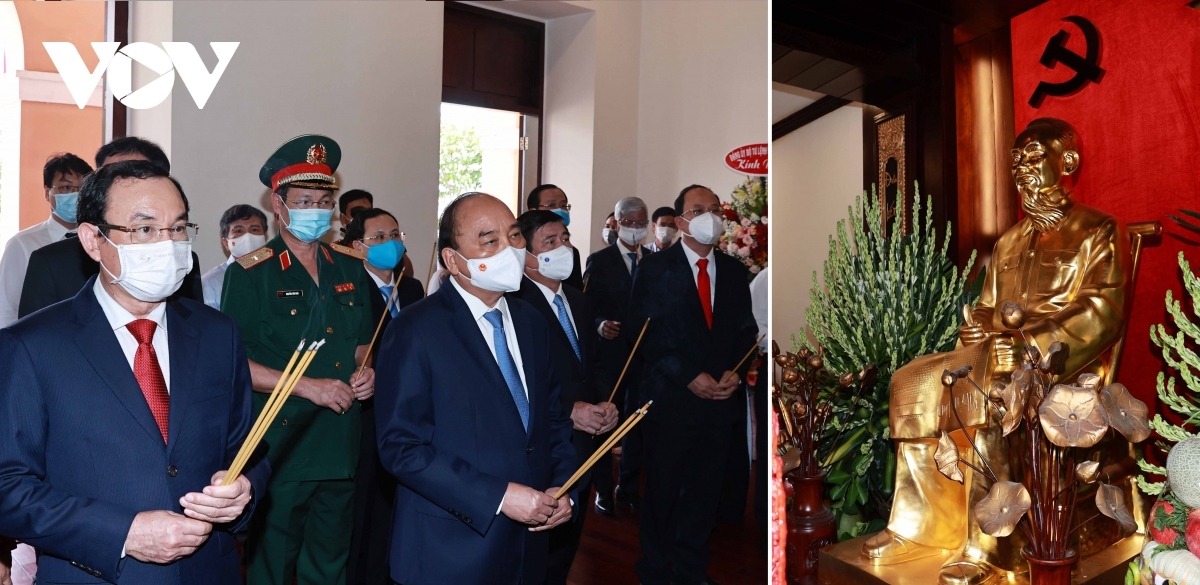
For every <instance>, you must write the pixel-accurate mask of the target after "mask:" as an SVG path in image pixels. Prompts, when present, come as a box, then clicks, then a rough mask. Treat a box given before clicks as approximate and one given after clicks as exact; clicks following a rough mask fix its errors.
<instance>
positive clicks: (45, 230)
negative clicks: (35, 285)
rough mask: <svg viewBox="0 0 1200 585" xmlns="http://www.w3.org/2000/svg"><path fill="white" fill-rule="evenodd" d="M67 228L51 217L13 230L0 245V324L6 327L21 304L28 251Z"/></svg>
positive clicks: (58, 237) (63, 234)
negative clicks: (1, 246)
mask: <svg viewBox="0 0 1200 585" xmlns="http://www.w3.org/2000/svg"><path fill="white" fill-rule="evenodd" d="M67 232H68V230H67V228H66V227H63V225H62V224H61V223H58V221H56V220H55V219H54V217H48V218H46V221H43V222H42V223H39V224H37V225H33V226H30V227H27V228H25V229H23V230H21V231H19V232H17V233H16V235H14V236H13V237H12V238H10V239H9V240H8V244H6V245H5V246H4V256H3V257H0V327H8V326H9V325H11V324H12V323H13V322H14V321H16V320H17V311H18V308H19V307H20V305H21V287H22V286H24V284H25V271H26V270H27V269H28V268H29V255H30V254H32V253H33V251H34V250H37V249H38V248H41V247H43V246H48V245H50V244H53V243H54V242H57V241H59V240H61V239H63V238H65V237H66V235H67Z"/></svg>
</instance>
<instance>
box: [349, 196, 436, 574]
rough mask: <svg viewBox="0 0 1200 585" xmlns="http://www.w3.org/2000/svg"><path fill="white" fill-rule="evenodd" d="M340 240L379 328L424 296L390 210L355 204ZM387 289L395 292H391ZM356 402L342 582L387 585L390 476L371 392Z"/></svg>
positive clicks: (392, 488)
mask: <svg viewBox="0 0 1200 585" xmlns="http://www.w3.org/2000/svg"><path fill="white" fill-rule="evenodd" d="M344 199H345V196H343V200H344ZM339 204H340V202H339ZM340 245H341V246H344V247H351V248H352V249H353V250H354V251H355V253H356V254H357V255H360V256H361V257H362V259H363V267H364V268H366V271H367V275H368V276H370V277H371V290H370V291H369V294H370V297H371V323H376V324H379V325H378V327H379V330H380V331H386V330H387V327H388V325H389V324H391V322H392V319H393V317H394V316H396V315H399V314H400V311H401V310H403V309H404V308H405V307H407V306H409V305H411V304H413V303H415V302H417V301H419V300H421V299H422V298H424V297H425V290H424V288H423V287H422V286H421V282H420V281H419V280H417V279H415V278H413V277H411V276H408V275H406V274H404V271H403V268H402V267H403V264H402V263H401V260H400V259H401V258H403V257H404V256H405V255H404V241H403V239H402V234H401V232H400V224H399V223H397V222H396V216H394V215H392V214H391V213H388V212H387V211H384V210H383V209H380V208H378V207H375V208H367V209H358V210H355V214H354V219H353V220H351V221H350V222H349V223H347V224H346V229H345V238H344V239H343V240H342V243H341V244H340ZM397 279H399V280H397ZM393 292H394V293H395V298H392V294H393ZM389 300H390V301H391V303H390V304H389V303H388V301H389ZM367 359H368V360H370V359H371V357H370V356H368V358H367ZM359 403H360V404H361V405H362V444H361V451H359V457H358V469H357V471H355V473H354V531H353V532H352V533H351V534H350V562H349V564H348V565H347V566H346V583H347V585H391V582H392V578H391V576H390V575H389V573H388V563H387V556H388V537H389V536H391V533H392V500H393V499H394V498H395V497H396V478H394V477H392V475H391V474H390V473H388V472H387V470H386V469H383V467H382V466H381V465H380V464H379V448H378V447H377V444H378V443H377V442H376V433H375V398H374V397H371V398H368V399H366V400H361V401H359Z"/></svg>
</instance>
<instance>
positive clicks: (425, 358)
mask: <svg viewBox="0 0 1200 585" xmlns="http://www.w3.org/2000/svg"><path fill="white" fill-rule="evenodd" d="M524 246H525V242H524V238H522V236H521V230H520V225H519V224H518V223H517V220H516V218H514V217H513V214H512V212H511V211H510V210H509V208H508V206H507V205H506V204H504V202H502V201H500V200H499V199H496V198H495V197H492V196H491V195H487V194H483V193H468V194H466V195H463V196H461V197H459V198H458V199H455V200H454V201H453V202H451V203H450V205H448V206H447V207H446V210H445V211H444V212H443V213H442V221H441V224H440V225H439V227H438V252H439V254H440V257H441V260H442V264H443V265H444V266H445V267H446V269H447V270H448V271H449V273H450V277H449V279H448V280H447V283H446V284H445V285H443V286H442V287H441V288H439V289H438V290H437V292H435V293H433V294H432V295H430V296H428V297H426V298H425V299H423V300H421V301H418V302H416V303H414V304H412V305H410V306H409V307H407V308H405V309H404V310H403V311H401V312H400V315H399V316H398V317H397V318H396V320H394V321H393V322H392V324H391V326H389V327H388V330H387V332H386V333H384V337H383V345H382V346H381V347H380V352H379V360H378V363H379V367H380V369H379V393H378V394H377V395H376V396H375V413H376V420H377V422H378V425H379V430H378V433H379V459H380V462H381V463H382V464H383V466H384V468H385V469H387V470H388V471H390V472H391V473H392V475H394V476H396V479H397V480H398V481H399V486H398V487H397V489H396V515H395V526H394V527H393V529H392V539H391V574H392V579H393V580H394V581H396V582H397V583H401V584H403V585H443V584H447V583H456V584H458V583H462V584H475V583H496V584H501V583H503V584H516V583H526V584H539V583H542V582H543V580H544V579H545V578H546V562H547V554H548V548H549V543H548V539H547V535H548V531H549V530H550V529H551V528H554V527H555V526H558V525H560V524H562V523H564V522H567V521H569V520H570V518H571V509H572V505H571V499H570V498H569V497H567V496H563V497H562V498H561V499H555V497H554V496H556V495H558V491H559V490H558V488H559V487H560V486H564V485H565V484H566V483H567V480H568V479H570V476H571V474H572V473H573V472H574V471H575V469H576V464H577V463H578V460H577V459H576V455H575V449H574V448H573V447H572V446H571V426H572V424H571V419H570V418H569V417H568V416H567V409H563V408H561V406H560V401H559V388H560V383H559V377H558V373H557V372H556V371H555V366H554V363H553V361H552V359H551V357H550V354H549V352H547V351H546V350H545V348H546V347H547V346H549V345H550V344H551V343H557V340H556V339H555V338H553V337H551V334H550V326H549V324H548V323H547V322H546V319H544V318H543V317H542V316H541V314H539V313H538V311H537V309H534V308H533V307H531V306H530V305H529V304H528V303H525V302H524V301H521V300H519V299H515V298H506V297H505V293H509V292H515V291H517V290H519V289H520V287H521V278H522V272H523V267H524V265H525V249H524Z"/></svg>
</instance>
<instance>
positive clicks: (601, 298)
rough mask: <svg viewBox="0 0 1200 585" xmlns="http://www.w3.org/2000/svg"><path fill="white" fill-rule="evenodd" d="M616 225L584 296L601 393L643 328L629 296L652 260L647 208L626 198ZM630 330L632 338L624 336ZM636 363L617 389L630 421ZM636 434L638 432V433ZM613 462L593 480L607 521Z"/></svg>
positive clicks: (592, 261)
mask: <svg viewBox="0 0 1200 585" xmlns="http://www.w3.org/2000/svg"><path fill="white" fill-rule="evenodd" d="M612 219H613V225H615V226H617V232H616V233H617V243H616V244H614V245H612V246H609V247H607V248H604V249H602V250H600V251H598V252H593V253H592V255H591V256H588V259H587V270H586V271H584V276H583V279H584V282H585V283H587V286H586V288H585V291H584V292H586V293H587V296H588V300H589V301H591V303H592V307H593V308H594V309H595V312H596V324H595V328H594V330H595V331H596V332H597V333H598V334H599V335H600V339H599V343H598V345H597V353H598V359H599V363H598V367H597V368H596V381H597V383H599V384H600V386H602V387H606V388H610V389H611V388H612V387H613V386H614V385H616V383H617V379H618V378H620V377H621V370H622V369H624V367H625V362H626V360H627V359H628V358H629V353H630V352H631V351H633V341H634V339H633V338H636V337H637V334H638V331H639V330H640V329H641V327H642V324H641V323H640V322H638V323H631V322H627V320H626V311H627V310H628V307H629V291H630V290H631V289H632V288H633V279H634V276H635V275H637V271H638V263H640V262H641V261H642V259H643V258H645V257H646V256H648V255H649V254H650V250H649V249H647V248H646V247H645V246H643V245H642V242H643V241H645V240H646V235H647V234H648V233H649V228H650V217H649V212H648V211H647V209H646V202H644V201H642V200H641V199H638V198H637V197H626V198H624V199H621V200H620V201H618V202H617V205H616V207H615V208H614V209H613V218H612ZM630 329H632V333H633V338H630V337H629V336H628V335H623V333H625V332H627V331H629V330H630ZM638 364H639V361H638V357H637V356H634V362H633V363H632V364H630V366H629V372H628V373H626V374H625V377H624V378H623V379H622V382H621V388H618V389H617V394H616V398H615V400H616V402H617V408H619V409H621V410H622V412H624V413H625V414H626V415H628V413H629V412H628V411H631V410H632V409H634V408H636V407H637V406H639V405H640V404H633V401H629V400H626V398H625V395H626V391H627V390H628V389H629V388H630V387H631V386H632V384H633V380H636V379H637V375H636V372H637V369H638ZM635 432H636V431H635ZM611 469H612V456H611V455H610V454H608V453H605V454H604V456H603V457H602V458H601V459H600V461H599V462H597V463H596V467H595V472H594V475H593V478H592V481H593V483H594V484H595V486H596V501H595V506H596V511H597V512H599V513H600V514H604V515H606V516H612V515H614V514H616V508H615V505H614V502H613V496H614V492H615V487H616V486H615V482H614V481H613V474H612V471H611Z"/></svg>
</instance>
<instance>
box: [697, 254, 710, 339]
mask: <svg viewBox="0 0 1200 585" xmlns="http://www.w3.org/2000/svg"><path fill="white" fill-rule="evenodd" d="M696 266H699V267H700V272H699V274H697V275H696V289H697V290H698V291H699V292H700V306H701V307H703V308H704V320H705V321H707V322H708V328H709V329H712V283H710V282H709V280H708V259H707V258H701V259H699V260H697V261H696Z"/></svg>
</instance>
